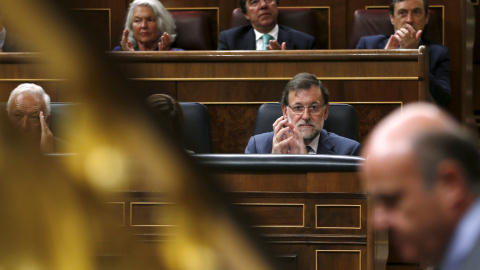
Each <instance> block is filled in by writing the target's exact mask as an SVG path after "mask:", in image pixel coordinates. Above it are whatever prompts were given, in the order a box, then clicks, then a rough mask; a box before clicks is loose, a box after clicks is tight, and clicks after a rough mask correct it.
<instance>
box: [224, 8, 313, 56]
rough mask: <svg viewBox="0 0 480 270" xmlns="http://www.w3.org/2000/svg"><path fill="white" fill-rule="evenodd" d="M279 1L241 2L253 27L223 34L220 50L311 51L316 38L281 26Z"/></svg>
mask: <svg viewBox="0 0 480 270" xmlns="http://www.w3.org/2000/svg"><path fill="white" fill-rule="evenodd" d="M278 2H279V0H240V8H241V9H242V12H243V14H244V15H245V18H246V19H247V20H248V21H250V25H246V26H239V27H235V28H232V29H229V30H226V31H222V32H221V33H220V38H219V42H218V49H219V50H311V49H315V47H316V45H315V38H314V37H312V36H310V35H307V34H305V33H303V32H300V31H297V30H294V29H292V28H289V27H286V26H282V25H278V24H277V17H278Z"/></svg>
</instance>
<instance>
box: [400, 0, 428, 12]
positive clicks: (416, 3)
mask: <svg viewBox="0 0 480 270" xmlns="http://www.w3.org/2000/svg"><path fill="white" fill-rule="evenodd" d="M408 4H410V9H417V8H420V9H422V10H424V3H423V0H405V1H401V2H396V3H395V6H394V9H395V11H397V10H399V9H406V6H407V5H408Z"/></svg>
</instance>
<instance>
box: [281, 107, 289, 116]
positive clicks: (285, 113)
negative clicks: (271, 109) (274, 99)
mask: <svg viewBox="0 0 480 270" xmlns="http://www.w3.org/2000/svg"><path fill="white" fill-rule="evenodd" d="M282 113H283V116H284V117H285V118H286V119H287V118H288V116H287V106H285V105H283V104H282Z"/></svg>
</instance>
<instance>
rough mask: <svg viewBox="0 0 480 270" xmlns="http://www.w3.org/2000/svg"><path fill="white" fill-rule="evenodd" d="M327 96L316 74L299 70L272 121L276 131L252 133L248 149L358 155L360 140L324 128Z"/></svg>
mask: <svg viewBox="0 0 480 270" xmlns="http://www.w3.org/2000/svg"><path fill="white" fill-rule="evenodd" d="M328 98H329V93H328V90H327V88H326V87H325V86H324V85H323V84H322V82H320V81H319V80H318V79H317V77H316V76H315V75H313V74H309V73H300V74H297V75H296V76H295V77H293V79H291V80H290V81H289V82H288V83H287V85H286V86H285V89H284V90H283V94H282V100H281V103H282V111H283V115H282V116H281V117H280V118H278V119H277V120H276V121H275V123H273V131H272V132H267V133H263V134H259V135H255V136H253V137H251V138H250V140H249V142H248V145H247V148H246V149H245V153H246V154H253V153H257V154H267V153H272V154H327V155H353V156H358V155H359V152H360V144H359V143H358V142H356V141H354V140H351V139H348V138H344V137H341V136H338V135H336V134H335V133H332V132H328V131H326V130H324V129H323V124H324V121H325V120H326V119H327V118H328V110H329V104H328Z"/></svg>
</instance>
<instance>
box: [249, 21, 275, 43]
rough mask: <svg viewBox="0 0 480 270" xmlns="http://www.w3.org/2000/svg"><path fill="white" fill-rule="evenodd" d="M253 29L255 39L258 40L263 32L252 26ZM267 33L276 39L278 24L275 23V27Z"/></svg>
mask: <svg viewBox="0 0 480 270" xmlns="http://www.w3.org/2000/svg"><path fill="white" fill-rule="evenodd" d="M253 31H254V32H255V40H256V41H258V40H259V39H261V38H262V36H263V35H264V33H260V32H258V31H257V29H255V28H253ZM267 34H269V35H271V36H272V37H273V39H275V40H278V24H277V25H275V27H274V28H273V29H272V31H270V32H268V33H267Z"/></svg>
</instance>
